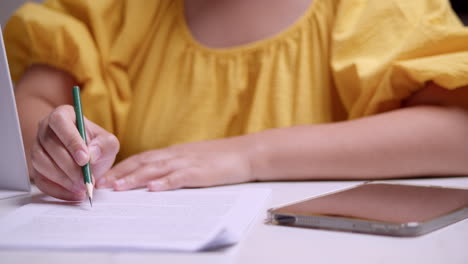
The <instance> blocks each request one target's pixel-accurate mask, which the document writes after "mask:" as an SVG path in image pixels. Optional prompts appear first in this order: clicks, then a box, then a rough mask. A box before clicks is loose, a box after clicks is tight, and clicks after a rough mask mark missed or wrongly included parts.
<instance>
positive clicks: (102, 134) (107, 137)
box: [88, 121, 120, 178]
mask: <svg viewBox="0 0 468 264" xmlns="http://www.w3.org/2000/svg"><path fill="white" fill-rule="evenodd" d="M88 127H89V128H90V132H91V133H90V134H92V136H91V137H92V138H91V140H89V142H88V151H89V155H90V163H91V170H92V172H93V175H94V176H95V177H96V178H99V177H100V176H102V175H103V174H104V173H105V172H107V171H108V170H109V169H110V167H111V166H112V165H113V164H114V161H115V158H116V156H117V153H118V152H119V148H120V144H119V140H118V139H117V137H116V136H114V135H113V134H111V133H109V132H107V131H106V130H105V129H103V128H101V127H99V126H98V125H96V124H94V123H92V122H91V121H89V125H88Z"/></svg>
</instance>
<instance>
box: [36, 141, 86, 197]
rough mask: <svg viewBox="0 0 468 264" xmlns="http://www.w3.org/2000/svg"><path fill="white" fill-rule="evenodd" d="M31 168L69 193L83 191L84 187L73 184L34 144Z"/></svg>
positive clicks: (40, 148)
mask: <svg viewBox="0 0 468 264" xmlns="http://www.w3.org/2000/svg"><path fill="white" fill-rule="evenodd" d="M32 166H33V168H34V169H35V170H36V171H37V172H38V173H39V174H40V175H47V177H48V180H49V181H52V182H54V183H55V184H57V185H60V186H61V187H62V188H65V189H67V190H68V191H69V192H72V193H80V192H83V191H85V188H84V185H83V184H82V183H81V184H80V183H74V182H73V181H72V180H71V179H70V177H68V176H67V175H66V174H65V173H64V171H63V170H62V169H60V168H59V167H58V166H57V165H56V163H55V162H54V161H53V160H52V159H51V158H50V156H49V155H48V154H47V153H46V152H45V151H44V149H43V148H42V146H40V145H39V144H35V145H34V146H33V149H32Z"/></svg>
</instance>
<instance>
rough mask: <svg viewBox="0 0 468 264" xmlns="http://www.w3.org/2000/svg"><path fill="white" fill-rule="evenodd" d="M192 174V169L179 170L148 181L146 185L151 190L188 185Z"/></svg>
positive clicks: (157, 190)
mask: <svg viewBox="0 0 468 264" xmlns="http://www.w3.org/2000/svg"><path fill="white" fill-rule="evenodd" d="M193 176H194V174H193V172H192V170H179V171H175V172H173V173H171V174H169V175H167V176H166V177H163V178H160V179H157V180H154V181H150V182H149V183H148V184H147V187H148V190H150V191H152V192H161V191H169V190H176V189H180V188H183V187H189V186H190V180H191V179H193V178H194V177H193ZM190 187H194V186H190Z"/></svg>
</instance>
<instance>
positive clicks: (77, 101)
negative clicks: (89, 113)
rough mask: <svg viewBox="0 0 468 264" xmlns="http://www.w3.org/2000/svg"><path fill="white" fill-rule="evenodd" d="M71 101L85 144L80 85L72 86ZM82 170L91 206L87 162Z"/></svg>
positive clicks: (91, 191)
mask: <svg viewBox="0 0 468 264" xmlns="http://www.w3.org/2000/svg"><path fill="white" fill-rule="evenodd" d="M73 103H74V105H75V114H76V127H77V128H78V131H79V132H80V135H81V137H82V138H83V140H84V142H85V144H88V142H87V141H86V128H85V124H84V119H83V111H82V109H81V98H80V87H78V86H74V87H73ZM81 169H82V171H83V179H84V183H85V185H86V192H87V193H88V198H89V203H90V204H91V207H93V180H92V178H91V170H90V168H89V162H88V163H86V164H85V165H84V166H83V167H81Z"/></svg>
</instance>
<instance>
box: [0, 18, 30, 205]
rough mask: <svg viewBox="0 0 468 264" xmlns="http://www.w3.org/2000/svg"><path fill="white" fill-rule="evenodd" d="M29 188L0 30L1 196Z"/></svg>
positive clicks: (6, 196)
mask: <svg viewBox="0 0 468 264" xmlns="http://www.w3.org/2000/svg"><path fill="white" fill-rule="evenodd" d="M0 29H1V27H0ZM29 191H30V183H29V175H28V167H27V164H26V158H25V154H24V148H23V139H22V137H21V129H20V125H19V120H18V113H17V111H16V103H15V97H14V93H13V85H12V83H11V79H10V70H9V68H8V62H7V58H6V53H5V46H4V45H3V36H2V33H1V30H0V199H5V198H9V197H13V196H17V195H21V194H25V193H29Z"/></svg>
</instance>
